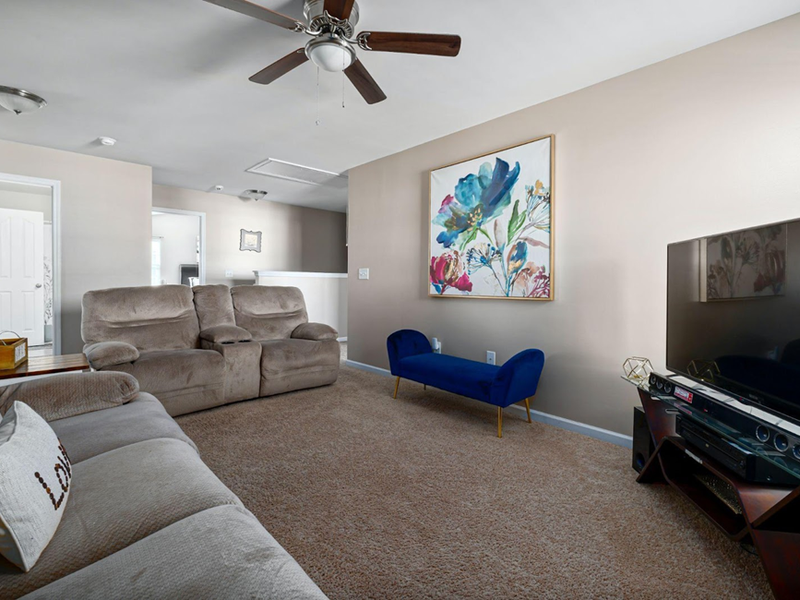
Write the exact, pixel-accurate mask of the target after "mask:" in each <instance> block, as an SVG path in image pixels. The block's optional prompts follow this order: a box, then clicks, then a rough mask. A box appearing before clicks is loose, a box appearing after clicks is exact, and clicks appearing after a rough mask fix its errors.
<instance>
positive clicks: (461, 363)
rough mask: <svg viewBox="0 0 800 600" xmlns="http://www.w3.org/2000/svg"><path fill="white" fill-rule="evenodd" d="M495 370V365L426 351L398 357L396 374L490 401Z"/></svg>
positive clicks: (496, 370)
mask: <svg viewBox="0 0 800 600" xmlns="http://www.w3.org/2000/svg"><path fill="white" fill-rule="evenodd" d="M499 370H500V367H498V366H496V365H489V364H486V363H481V362H476V361H472V360H464V359H463V358H458V357H457V356H449V355H447V354H436V353H433V352H430V353H426V354H418V355H416V356H408V357H406V358H402V359H400V360H399V361H398V370H397V373H396V374H397V375H399V376H400V377H404V378H406V379H411V380H413V381H419V382H421V383H426V384H428V385H430V386H433V387H436V388H439V389H441V390H447V391H448V392H453V393H454V394H461V395H462V396H468V397H469V398H476V399H478V400H482V401H483V402H491V399H490V398H491V389H492V383H493V382H494V378H495V375H497V372H498V371H499Z"/></svg>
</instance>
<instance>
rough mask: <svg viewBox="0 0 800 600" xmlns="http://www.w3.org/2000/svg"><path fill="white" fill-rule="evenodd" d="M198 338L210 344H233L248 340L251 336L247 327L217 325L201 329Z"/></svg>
mask: <svg viewBox="0 0 800 600" xmlns="http://www.w3.org/2000/svg"><path fill="white" fill-rule="evenodd" d="M200 339H201V340H205V341H207V342H211V343H212V344H235V343H236V342H249V341H250V340H252V339H253V336H252V334H251V333H250V332H249V331H247V329H242V328H241V327H237V326H236V325H217V326H216V327H209V328H208V329H204V330H203V331H201V332H200Z"/></svg>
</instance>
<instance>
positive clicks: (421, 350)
mask: <svg viewBox="0 0 800 600" xmlns="http://www.w3.org/2000/svg"><path fill="white" fill-rule="evenodd" d="M386 349H387V351H388V352H389V366H390V367H391V369H392V375H399V374H400V373H399V370H398V369H399V362H400V361H401V360H402V359H404V358H408V357H409V356H416V355H418V354H430V353H432V352H433V348H431V343H430V342H429V341H428V338H426V337H425V335H424V334H422V333H421V332H419V331H416V330H414V329H401V330H399V331H395V332H394V333H393V334H392V335H390V336H389V337H388V338H387V339H386Z"/></svg>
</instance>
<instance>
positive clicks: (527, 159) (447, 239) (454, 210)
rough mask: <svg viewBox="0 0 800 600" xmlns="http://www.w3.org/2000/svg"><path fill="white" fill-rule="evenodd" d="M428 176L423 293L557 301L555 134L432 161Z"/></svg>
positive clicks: (453, 296)
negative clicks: (445, 161) (436, 164)
mask: <svg viewBox="0 0 800 600" xmlns="http://www.w3.org/2000/svg"><path fill="white" fill-rule="evenodd" d="M545 161H546V164H545ZM428 178H429V179H428V211H429V212H428V254H427V263H426V286H427V289H428V297H431V298H477V299H493V300H494V299H502V300H532V301H545V302H549V301H552V300H554V299H555V277H554V265H555V243H554V242H555V235H554V234H555V211H554V199H555V135H552V134H550V135H544V136H541V137H537V138H534V139H532V140H527V141H524V142H521V143H519V144H515V145H512V146H507V147H504V148H501V149H499V150H493V151H490V152H486V153H484V154H479V155H477V156H472V157H470V158H466V159H462V160H459V161H456V162H453V163H449V164H446V165H443V166H441V167H437V168H435V169H432V170H431V171H429V173H428ZM497 186H500V187H499V188H497ZM495 188H497V189H495ZM476 192H481V194H480V196H481V197H480V198H477V194H476ZM495 192H496V193H495ZM523 210H524V213H523ZM487 226H491V227H492V229H493V232H491V233H490V232H489V231H487V229H486V228H487ZM493 234H494V235H493ZM473 290H474V292H473ZM486 292H494V293H486Z"/></svg>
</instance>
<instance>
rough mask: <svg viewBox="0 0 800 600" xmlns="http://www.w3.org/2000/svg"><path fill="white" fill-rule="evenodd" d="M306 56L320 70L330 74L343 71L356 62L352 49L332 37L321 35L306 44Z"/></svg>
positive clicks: (343, 41) (345, 43)
mask: <svg viewBox="0 0 800 600" xmlns="http://www.w3.org/2000/svg"><path fill="white" fill-rule="evenodd" d="M306 56H308V58H309V59H310V60H311V62H313V63H314V64H315V65H317V66H318V67H319V68H320V69H323V70H325V71H330V72H332V73H336V72H339V71H344V70H345V69H347V67H349V66H350V65H352V64H353V63H354V62H355V60H356V52H355V50H353V47H352V46H351V45H350V44H348V43H347V42H346V41H345V40H343V39H341V38H338V37H336V36H334V35H323V36H320V37H318V38H315V39H313V40H311V41H310V42H308V44H307V45H306Z"/></svg>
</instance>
